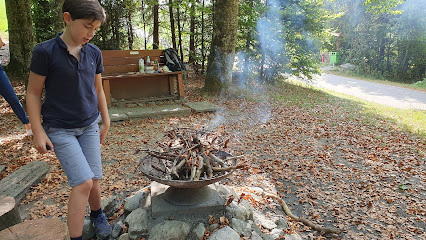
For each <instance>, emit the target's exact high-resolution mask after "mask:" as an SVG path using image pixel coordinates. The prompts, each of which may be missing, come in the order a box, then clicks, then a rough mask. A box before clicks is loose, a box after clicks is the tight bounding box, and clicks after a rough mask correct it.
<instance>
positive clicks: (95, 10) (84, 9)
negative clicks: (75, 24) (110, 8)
mask: <svg viewBox="0 0 426 240" xmlns="http://www.w3.org/2000/svg"><path fill="white" fill-rule="evenodd" d="M62 12H63V13H64V12H69V13H70V15H71V19H72V20H76V19H92V20H100V21H102V22H105V19H106V15H105V11H104V9H103V7H102V6H101V4H100V3H99V2H98V0H65V1H64V4H63V5H62Z"/></svg>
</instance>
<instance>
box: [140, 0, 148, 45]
mask: <svg viewBox="0 0 426 240" xmlns="http://www.w3.org/2000/svg"><path fill="white" fill-rule="evenodd" d="M141 6H142V21H143V38H144V44H145V49H146V47H147V44H148V40H147V37H146V21H145V9H144V1H142V3H141Z"/></svg>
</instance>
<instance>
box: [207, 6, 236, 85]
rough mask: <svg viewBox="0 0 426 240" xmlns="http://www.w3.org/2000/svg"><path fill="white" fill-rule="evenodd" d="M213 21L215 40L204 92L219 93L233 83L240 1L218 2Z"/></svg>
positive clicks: (211, 50)
mask: <svg viewBox="0 0 426 240" xmlns="http://www.w3.org/2000/svg"><path fill="white" fill-rule="evenodd" d="M215 9H217V10H218V11H215V12H214V20H213V39H212V46H211V49H210V55H209V61H208V66H207V74H206V80H205V85H204V90H205V91H207V92H212V93H213V92H215V93H218V92H219V91H220V90H222V89H226V88H227V87H228V86H229V85H230V83H231V81H232V67H233V65H234V57H235V45H236V42H237V30H238V0H217V1H216V6H215Z"/></svg>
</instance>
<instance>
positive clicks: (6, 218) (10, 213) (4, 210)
mask: <svg viewBox="0 0 426 240" xmlns="http://www.w3.org/2000/svg"><path fill="white" fill-rule="evenodd" d="M21 222H22V220H21V216H20V215H19V212H18V208H17V207H16V204H15V198H13V197H10V196H0V231H1V230H3V229H6V228H8V227H11V226H13V225H15V224H18V223H21Z"/></svg>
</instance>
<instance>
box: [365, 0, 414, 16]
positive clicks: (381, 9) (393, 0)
mask: <svg viewBox="0 0 426 240" xmlns="http://www.w3.org/2000/svg"><path fill="white" fill-rule="evenodd" d="M405 1H406V0H365V2H364V5H366V6H367V11H368V12H371V13H374V14H382V13H388V14H394V15H396V14H401V13H402V11H401V10H395V8H396V7H397V6H398V5H400V4H401V3H403V2H405Z"/></svg>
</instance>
